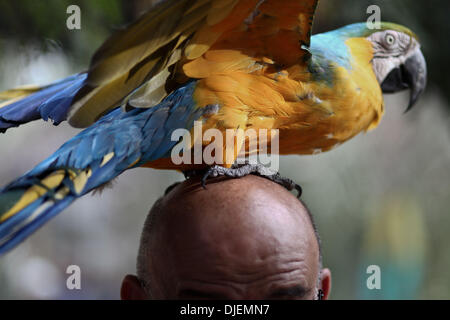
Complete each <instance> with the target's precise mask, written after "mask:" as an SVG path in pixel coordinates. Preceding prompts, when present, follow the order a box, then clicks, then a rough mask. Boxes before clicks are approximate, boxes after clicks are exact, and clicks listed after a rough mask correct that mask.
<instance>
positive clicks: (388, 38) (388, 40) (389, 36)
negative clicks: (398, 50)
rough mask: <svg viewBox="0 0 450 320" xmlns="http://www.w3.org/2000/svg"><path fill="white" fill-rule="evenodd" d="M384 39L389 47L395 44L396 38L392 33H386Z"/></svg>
mask: <svg viewBox="0 0 450 320" xmlns="http://www.w3.org/2000/svg"><path fill="white" fill-rule="evenodd" d="M384 41H385V42H386V44H387V45H388V46H389V47H392V46H393V45H394V44H395V42H396V39H395V36H394V35H393V34H392V33H388V34H387V35H386V37H385V38H384Z"/></svg>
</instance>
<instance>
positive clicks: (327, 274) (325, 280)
mask: <svg viewBox="0 0 450 320" xmlns="http://www.w3.org/2000/svg"><path fill="white" fill-rule="evenodd" d="M320 286H321V289H322V292H323V300H328V297H329V295H330V292H331V271H330V269H327V268H325V269H322V271H321V283H320Z"/></svg>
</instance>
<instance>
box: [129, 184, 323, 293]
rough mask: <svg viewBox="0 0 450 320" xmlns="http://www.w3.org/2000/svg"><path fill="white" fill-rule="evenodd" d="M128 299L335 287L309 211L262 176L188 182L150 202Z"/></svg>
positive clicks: (303, 290)
mask: <svg viewBox="0 0 450 320" xmlns="http://www.w3.org/2000/svg"><path fill="white" fill-rule="evenodd" d="M137 268H138V277H135V276H130V275H129V276H127V277H125V279H124V281H123V284H122V290H121V296H122V298H123V299H139V298H142V299H145V298H153V299H315V298H316V297H317V296H318V292H319V289H321V290H322V291H323V294H324V298H326V297H327V296H328V293H329V291H330V285H331V280H330V279H331V278H330V271H329V270H328V269H323V270H321V257H320V244H319V239H318V236H317V233H316V232H315V227H314V225H313V222H312V219H311V216H310V214H309V212H308V209H307V208H306V207H305V206H304V205H303V204H302V203H301V202H300V201H299V200H298V199H297V198H296V197H295V196H294V195H292V194H291V193H290V192H289V191H287V190H286V189H284V188H283V187H282V186H280V185H278V184H276V183H273V182H271V181H269V180H267V179H264V178H261V177H257V176H253V175H250V176H247V177H245V178H241V179H226V178H225V179H224V178H220V179H215V180H212V181H208V185H207V189H206V190H204V189H203V188H202V187H201V183H200V181H199V180H198V179H189V180H187V181H185V182H183V183H181V184H179V185H178V186H176V187H175V188H173V189H172V190H170V191H169V192H168V193H167V194H166V195H165V196H164V197H163V198H161V199H160V200H158V201H157V203H156V204H155V205H154V206H153V208H152V210H151V211H150V214H149V216H148V218H147V221H146V223H145V226H144V230H143V233H142V238H141V247H140V250H139V256H138V263H137Z"/></svg>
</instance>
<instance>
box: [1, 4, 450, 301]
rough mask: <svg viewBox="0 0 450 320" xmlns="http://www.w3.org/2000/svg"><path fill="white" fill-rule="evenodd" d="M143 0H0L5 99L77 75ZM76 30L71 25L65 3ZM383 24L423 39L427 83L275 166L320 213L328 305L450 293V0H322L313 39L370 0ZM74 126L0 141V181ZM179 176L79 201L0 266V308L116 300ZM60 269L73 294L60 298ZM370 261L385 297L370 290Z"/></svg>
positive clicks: (355, 17)
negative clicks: (6, 303)
mask: <svg viewBox="0 0 450 320" xmlns="http://www.w3.org/2000/svg"><path fill="white" fill-rule="evenodd" d="M151 2H152V1H150V0H45V1H43V0H41V1H36V0H16V1H14V0H0V90H3V89H7V88H11V87H14V86H18V85H22V84H29V83H37V84H45V83H48V82H51V81H54V80H56V79H58V78H62V77H65V76H67V75H69V74H72V73H75V72H80V71H83V70H85V69H86V68H87V66H88V65H89V59H90V56H91V55H92V54H93V53H94V52H95V50H96V49H97V48H98V47H99V46H100V45H101V43H102V42H103V41H104V40H105V39H106V37H107V36H108V35H109V34H111V33H112V32H113V31H114V30H115V29H117V28H119V27H121V26H123V25H125V24H126V23H129V22H130V21H132V20H133V19H135V18H136V17H138V16H139V15H140V14H141V13H143V12H145V10H146V9H147V8H148V7H149V6H150V5H151ZM71 4H76V5H78V6H80V8H81V17H82V21H81V22H82V29H81V30H73V31H70V30H68V29H67V28H66V19H67V17H68V14H67V13H66V9H67V7H68V6H69V5H71ZM372 4H376V5H378V6H380V8H381V13H382V19H383V20H385V21H392V22H397V23H400V24H404V25H406V26H408V27H410V28H411V29H413V30H414V31H415V32H416V33H417V34H418V35H419V37H420V39H421V43H422V46H423V51H424V54H425V56H426V58H427V62H428V66H429V82H430V83H429V86H428V89H427V92H426V94H425V96H424V97H423V98H422V100H421V101H420V102H419V104H418V106H417V107H416V108H415V109H414V110H413V111H412V112H410V113H408V114H406V115H404V114H403V110H404V109H405V107H406V103H407V99H408V95H407V93H406V94H398V95H395V96H386V110H387V112H386V115H385V117H384V119H383V121H382V123H381V125H380V127H379V128H378V129H377V130H375V131H373V132H370V133H368V134H363V135H360V136H358V137H356V138H355V139H353V140H352V141H350V142H348V143H346V144H345V145H343V146H341V147H339V148H337V149H336V150H334V151H332V152H329V153H326V154H321V155H315V156H308V157H297V156H293V157H283V158H282V159H281V173H282V174H283V175H284V176H287V177H290V178H292V179H294V180H295V181H297V182H299V183H300V184H301V185H302V186H303V188H304V190H305V192H304V196H303V199H304V200H305V201H306V203H307V204H308V205H309V206H310V208H311V210H312V212H313V214H314V216H315V217H316V220H317V224H318V227H319V232H320V234H321V237H322V242H323V251H324V263H325V265H326V266H328V267H330V268H331V270H332V273H333V291H332V296H331V297H332V298H334V299H418V298H423V299H449V298H450V249H449V248H448V247H447V243H448V242H449V241H450V232H449V230H450V209H449V207H450V114H449V112H450V104H449V99H450V82H449V81H450V80H449V77H448V76H447V75H448V74H450V70H449V69H450V63H449V62H448V61H449V57H450V41H449V40H448V39H449V36H450V23H448V18H447V15H448V13H449V9H450V2H448V1H445V0H428V1H414V0H396V1H388V0H385V1H375V0H368V1H366V0H359V1H354V0H352V1H350V0H339V1H337V0H322V1H321V3H320V5H319V10H318V15H317V18H316V23H315V33H318V32H323V31H327V30H331V29H335V28H337V27H340V26H343V25H345V24H348V23H352V22H360V21H365V20H366V19H367V17H368V15H367V13H366V9H367V7H368V6H369V5H372ZM77 132H78V131H77V130H76V129H73V128H70V127H69V126H68V125H66V124H63V125H60V126H59V127H57V128H55V127H53V126H52V125H51V124H49V123H43V122H36V123H32V124H29V125H26V126H23V127H21V128H20V129H18V130H16V129H13V130H10V131H9V132H8V133H7V134H5V135H3V136H1V137H0V150H1V157H0V185H4V184H6V183H8V182H9V181H11V180H12V179H14V178H15V177H17V176H18V175H21V174H23V173H24V172H25V171H27V170H29V169H30V168H31V167H32V166H34V165H36V164H37V163H39V162H40V161H42V160H43V159H45V158H46V157H47V156H49V155H50V154H51V153H52V152H54V151H55V150H56V148H58V147H59V145H61V144H62V143H63V142H64V141H66V140H67V139H68V138H70V137H72V136H73V135H74V134H76V133H77ZM182 179H183V177H182V175H180V174H178V173H173V172H167V171H155V170H150V169H136V170H133V171H131V172H127V173H125V174H124V175H122V176H121V177H120V178H119V179H118V180H117V182H116V183H115V185H114V188H112V189H108V190H106V191H104V192H103V194H101V195H100V196H99V195H96V196H87V197H85V198H83V199H81V200H79V201H77V202H76V203H75V204H74V205H72V206H71V207H70V208H69V209H67V210H65V211H64V212H63V213H62V214H61V215H59V216H58V217H57V218H55V219H53V220H52V221H51V222H50V223H48V224H47V225H46V226H44V227H43V228H42V229H40V230H39V231H38V232H37V233H36V234H35V235H33V236H32V237H31V238H30V239H28V240H27V241H26V242H25V243H24V244H23V245H21V246H20V247H19V248H17V249H16V250H14V251H12V252H11V253H9V254H8V255H6V256H4V257H1V258H0V299H20V298H28V299H48V298H56V299H78V298H83V299H99V298H106V299H117V298H119V289H120V284H121V280H122V278H123V277H124V276H125V274H127V273H134V272H135V258H136V254H137V248H138V241H139V236H140V230H141V226H142V224H143V222H144V219H145V215H146V213H147V212H148V210H149V208H150V207H151V205H152V204H153V202H154V201H155V200H156V199H157V198H158V197H159V196H161V194H162V193H163V191H164V189H165V188H166V187H167V186H168V185H169V184H171V183H172V182H175V181H179V180H182ZM69 265H78V266H80V267H81V271H82V289H81V290H79V291H69V290H67V289H66V279H67V277H68V275H67V274H66V273H65V271H66V268H67V267H68V266H69ZM370 265H377V266H379V267H380V269H381V289H380V290H369V289H368V288H367V285H366V281H367V278H368V277H369V276H370V274H367V273H366V270H367V268H368V267H369V266H370Z"/></svg>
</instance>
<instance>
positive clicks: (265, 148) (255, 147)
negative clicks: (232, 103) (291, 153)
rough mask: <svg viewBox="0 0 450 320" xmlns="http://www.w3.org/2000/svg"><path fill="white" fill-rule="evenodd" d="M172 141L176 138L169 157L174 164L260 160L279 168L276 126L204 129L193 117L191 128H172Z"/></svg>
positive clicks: (242, 162) (257, 161)
mask: <svg viewBox="0 0 450 320" xmlns="http://www.w3.org/2000/svg"><path fill="white" fill-rule="evenodd" d="M192 133H193V136H192ZM171 141H177V142H178V144H176V145H175V147H174V148H173V149H172V153H171V160H172V162H173V164H175V165H191V164H193V165H202V164H206V165H226V164H228V165H231V164H234V163H237V164H244V163H251V164H256V163H259V164H262V165H264V166H266V167H268V168H270V169H272V170H275V171H278V169H279V164H280V161H279V149H280V147H279V145H280V142H279V130H275V129H272V130H268V129H246V130H243V129H227V130H225V132H223V131H221V130H218V129H207V130H205V131H203V122H202V121H195V123H194V128H193V130H191V131H189V130H187V129H176V130H174V131H173V133H172V136H171Z"/></svg>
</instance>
